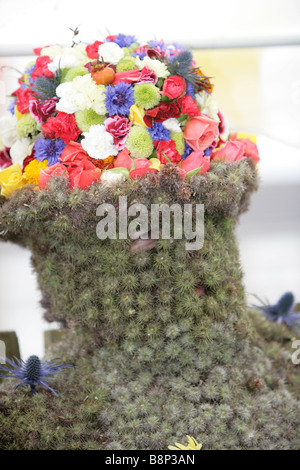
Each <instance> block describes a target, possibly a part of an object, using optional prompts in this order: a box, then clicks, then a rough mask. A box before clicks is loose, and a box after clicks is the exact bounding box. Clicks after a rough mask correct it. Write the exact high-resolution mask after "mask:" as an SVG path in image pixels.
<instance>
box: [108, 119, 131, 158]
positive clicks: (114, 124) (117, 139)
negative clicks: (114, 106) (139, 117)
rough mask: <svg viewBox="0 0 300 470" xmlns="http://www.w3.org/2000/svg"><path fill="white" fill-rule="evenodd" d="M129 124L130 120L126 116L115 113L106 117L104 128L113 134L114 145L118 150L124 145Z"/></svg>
mask: <svg viewBox="0 0 300 470" xmlns="http://www.w3.org/2000/svg"><path fill="white" fill-rule="evenodd" d="M130 126H131V122H130V121H129V119H127V117H121V116H118V115H117V116H113V117H109V118H107V119H106V121H105V130H106V132H109V133H110V134H111V135H112V136H113V138H114V144H115V147H116V148H117V149H118V150H122V149H123V148H124V147H125V142H126V139H127V136H128V133H129V130H130Z"/></svg>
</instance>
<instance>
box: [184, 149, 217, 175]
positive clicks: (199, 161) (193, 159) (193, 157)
mask: <svg viewBox="0 0 300 470" xmlns="http://www.w3.org/2000/svg"><path fill="white" fill-rule="evenodd" d="M180 168H181V170H183V171H184V172H185V173H186V176H189V173H190V175H192V174H201V175H203V173H205V172H206V171H207V170H209V169H210V157H204V156H203V152H202V151H197V152H192V153H191V154H190V155H189V156H188V157H187V158H186V159H185V160H183V162H182V164H181V166H180ZM191 172H193V173H191Z"/></svg>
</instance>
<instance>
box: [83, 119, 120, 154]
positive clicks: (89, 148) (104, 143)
mask: <svg viewBox="0 0 300 470" xmlns="http://www.w3.org/2000/svg"><path fill="white" fill-rule="evenodd" d="M82 135H83V136H84V139H82V141H81V145H82V147H83V148H84V150H85V151H86V152H87V153H88V154H89V156H90V157H92V158H97V159H101V160H104V159H105V158H107V157H109V156H110V155H117V154H118V150H117V149H116V147H115V145H114V139H113V136H112V135H111V134H110V133H109V132H106V130H105V126H103V125H102V124H96V125H95V126H91V127H90V130H89V131H88V132H83V134H82Z"/></svg>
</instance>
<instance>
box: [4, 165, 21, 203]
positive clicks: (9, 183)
mask: <svg viewBox="0 0 300 470" xmlns="http://www.w3.org/2000/svg"><path fill="white" fill-rule="evenodd" d="M25 184H26V181H25V180H24V178H23V175H22V169H21V167H20V165H19V163H15V164H14V165H11V166H9V167H8V168H5V170H2V171H0V186H1V196H4V197H6V198H9V196H11V195H12V194H13V193H14V192H15V191H16V190H17V189H19V188H22V186H24V185H25Z"/></svg>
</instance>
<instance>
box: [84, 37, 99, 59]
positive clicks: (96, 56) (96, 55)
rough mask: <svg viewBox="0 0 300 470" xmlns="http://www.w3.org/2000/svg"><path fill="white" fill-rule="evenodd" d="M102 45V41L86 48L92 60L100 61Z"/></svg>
mask: <svg viewBox="0 0 300 470" xmlns="http://www.w3.org/2000/svg"><path fill="white" fill-rule="evenodd" d="M100 44H103V42H102V41H95V42H93V44H89V45H88V46H86V48H85V52H86V54H87V56H88V57H89V58H90V59H99V53H98V48H99V46H100Z"/></svg>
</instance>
